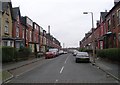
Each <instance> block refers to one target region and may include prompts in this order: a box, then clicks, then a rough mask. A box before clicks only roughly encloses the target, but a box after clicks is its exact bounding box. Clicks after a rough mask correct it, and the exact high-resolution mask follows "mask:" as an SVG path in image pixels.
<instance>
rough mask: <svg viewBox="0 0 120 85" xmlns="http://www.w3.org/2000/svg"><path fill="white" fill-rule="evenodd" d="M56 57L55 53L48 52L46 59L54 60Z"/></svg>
mask: <svg viewBox="0 0 120 85" xmlns="http://www.w3.org/2000/svg"><path fill="white" fill-rule="evenodd" d="M54 57H55V53H54V52H46V53H45V59H50V58H54Z"/></svg>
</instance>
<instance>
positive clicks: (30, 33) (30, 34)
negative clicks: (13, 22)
mask: <svg viewBox="0 0 120 85" xmlns="http://www.w3.org/2000/svg"><path fill="white" fill-rule="evenodd" d="M31 36H32V32H31V31H30V41H32V37H31Z"/></svg>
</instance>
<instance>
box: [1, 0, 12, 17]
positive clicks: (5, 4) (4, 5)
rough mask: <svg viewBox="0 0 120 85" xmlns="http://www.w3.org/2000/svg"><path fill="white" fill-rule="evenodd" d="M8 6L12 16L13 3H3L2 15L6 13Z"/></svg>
mask: <svg viewBox="0 0 120 85" xmlns="http://www.w3.org/2000/svg"><path fill="white" fill-rule="evenodd" d="M8 5H9V7H10V12H11V16H12V3H11V2H2V13H4V12H5V11H6V10H7V8H8ZM12 18H13V17H12Z"/></svg>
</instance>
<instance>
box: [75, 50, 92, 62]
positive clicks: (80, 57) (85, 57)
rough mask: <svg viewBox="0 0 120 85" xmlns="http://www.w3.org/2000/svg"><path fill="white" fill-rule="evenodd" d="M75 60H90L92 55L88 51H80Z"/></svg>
mask: <svg viewBox="0 0 120 85" xmlns="http://www.w3.org/2000/svg"><path fill="white" fill-rule="evenodd" d="M75 62H76V63H78V62H90V57H89V55H88V53H87V52H78V53H77V55H76V56H75Z"/></svg>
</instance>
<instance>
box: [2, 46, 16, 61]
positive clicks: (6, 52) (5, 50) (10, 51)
mask: <svg viewBox="0 0 120 85" xmlns="http://www.w3.org/2000/svg"><path fill="white" fill-rule="evenodd" d="M15 55H16V49H15V48H13V47H8V46H7V47H6V46H3V47H2V62H10V61H13V59H14V58H15Z"/></svg>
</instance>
